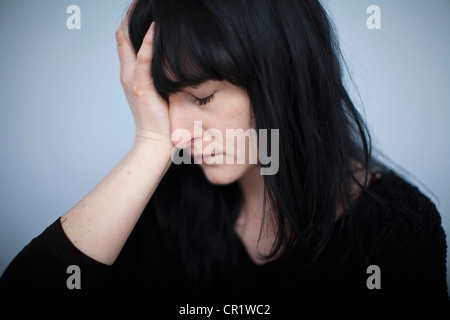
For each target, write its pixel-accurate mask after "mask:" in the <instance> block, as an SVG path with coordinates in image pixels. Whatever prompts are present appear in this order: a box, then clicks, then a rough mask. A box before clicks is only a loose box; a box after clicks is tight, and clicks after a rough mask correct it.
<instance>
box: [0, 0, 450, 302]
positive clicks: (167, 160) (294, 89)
mask: <svg viewBox="0 0 450 320" xmlns="http://www.w3.org/2000/svg"><path fill="white" fill-rule="evenodd" d="M116 37H117V44H118V52H119V57H120V63H121V75H120V77H121V82H122V85H123V87H124V90H125V94H126V97H127V99H128V102H129V105H130V107H131V111H132V113H133V116H134V119H135V122H136V140H135V144H134V147H133V148H132V150H131V151H130V153H129V154H128V155H127V156H126V157H125V158H124V159H123V160H122V161H121V162H120V163H119V164H118V165H117V166H116V167H115V168H114V169H113V170H112V171H111V172H110V173H109V174H108V176H107V177H106V178H105V179H104V180H103V181H102V182H101V183H100V184H99V185H98V186H97V187H96V188H95V189H94V190H92V192H91V193H90V194H88V195H87V196H86V197H85V198H84V199H82V200H81V201H80V202H79V203H78V204H76V205H75V206H74V207H73V208H72V209H71V210H69V211H68V212H67V213H66V214H65V215H63V216H62V217H61V219H58V220H57V221H55V222H54V223H53V224H52V225H51V226H50V227H49V228H47V229H46V230H45V231H44V232H43V233H42V234H41V235H40V236H39V237H37V238H35V239H34V240H33V241H32V242H31V243H30V244H29V245H28V246H26V247H25V248H24V249H23V251H22V252H21V253H19V255H18V256H17V257H16V258H15V259H14V260H13V262H12V263H11V264H10V266H9V267H8V269H7V270H6V271H5V273H4V275H3V277H2V279H1V287H2V288H3V291H4V292H9V293H13V292H15V293H17V294H21V295H24V294H25V295H31V296H32V295H39V296H42V295H44V294H45V295H49V296H58V297H60V296H61V295H68V296H73V297H130V296H131V297H139V298H140V297H151V298H172V297H179V298H188V297H189V298H192V297H200V298H223V297H227V298H231V297H245V298H285V299H302V298H421V297H424V298H443V299H447V298H448V296H447V287H446V279H445V276H446V269H445V259H446V243H445V234H444V231H443V229H442V227H441V218H440V216H439V213H438V212H437V211H436V208H435V206H434V205H433V204H432V203H431V202H430V201H429V199H427V198H426V197H425V196H424V195H422V194H421V193H420V192H419V191H418V190H417V189H416V188H415V187H413V186H411V185H410V184H408V183H407V182H405V181H404V180H403V179H402V178H400V177H399V176H398V175H397V174H395V173H394V172H393V171H392V170H389V168H387V167H385V166H383V165H382V164H381V163H379V162H378V161H376V160H375V159H374V158H373V157H372V156H371V148H370V137H369V134H368V131H367V129H366V127H365V125H364V122H363V120H362V118H361V117H360V115H359V113H358V111H357V110H356V108H355V106H354V105H353V103H352V101H351V100H350V98H349V96H348V94H347V92H346V90H345V88H344V86H343V83H342V73H341V60H340V52H339V48H338V45H337V42H336V37H335V35H334V34H333V31H332V28H331V25H330V21H329V19H328V17H327V15H326V13H325V11H324V9H323V8H322V6H321V5H320V3H319V2H318V1H317V0H304V1H299V0H280V1H273V0H272V1H271V0H258V1H254V0H253V1H251V0H235V1H218V0H217V1H214V0H209V1H208V0H203V1H199V0H197V1H193V0H192V1H187V0H186V1H175V0H153V1H152V0H148V1H145V0H137V1H135V2H133V4H132V5H131V7H130V9H129V11H128V13H127V16H126V17H125V19H124V21H123V22H122V25H121V27H119V29H118V30H117V32H116ZM228 130H234V132H235V133H236V132H241V133H242V132H244V133H249V132H250V133H251V132H256V133H257V136H256V140H257V143H256V141H255V139H254V136H252V135H250V134H249V138H245V137H244V138H245V140H244V141H245V143H241V145H240V146H239V143H237V144H236V145H234V144H233V143H232V142H233V141H234V137H233V136H230V135H227V133H229V131H228ZM211 132H213V133H215V134H214V140H213V139H212V137H211ZM207 133H209V135H208V134H207ZM219 137H226V138H228V139H225V140H226V141H224V140H222V139H219ZM230 137H231V138H230ZM252 137H253V138H252ZM230 139H231V140H233V141H230ZM238 139H239V137H238ZM211 145H213V146H214V148H211ZM230 145H231V146H232V147H229V146H230ZM174 146H176V147H177V148H178V149H182V151H181V152H178V149H174ZM255 146H257V147H258V150H257V161H253V162H252V161H250V158H251V156H250V154H252V150H254V147H255ZM242 154H245V161H244V162H242V161H238V160H239V158H240V157H242ZM269 155H270V156H271V161H270V163H269V162H268V161H266V160H267V158H268V156H269ZM177 157H178V158H177ZM179 157H182V158H183V159H191V157H192V158H193V162H194V163H190V162H191V161H181V163H180V161H178V162H177V164H175V163H172V162H176V161H175V159H178V160H179ZM275 164H276V165H275ZM272 165H275V166H274V167H272V169H274V170H268V171H264V170H263V169H267V168H269V167H270V166H272ZM73 265H75V266H78V267H79V272H80V274H81V278H78V280H76V279H75V278H71V277H70V274H68V273H67V270H68V267H69V266H73ZM31 270H32V272H31ZM70 270H72V269H70ZM73 279H75V280H73ZM72 280H73V281H75V282H78V283H77V284H76V285H77V286H78V287H81V289H79V290H77V289H70V288H72V287H73V286H71V285H70V282H71V281H72ZM75 287H76V286H75Z"/></svg>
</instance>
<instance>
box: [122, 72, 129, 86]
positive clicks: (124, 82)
mask: <svg viewBox="0 0 450 320" xmlns="http://www.w3.org/2000/svg"><path fill="white" fill-rule="evenodd" d="M120 83H121V84H122V87H123V88H124V89H128V87H129V86H128V79H127V78H126V77H125V76H123V75H122V76H120Z"/></svg>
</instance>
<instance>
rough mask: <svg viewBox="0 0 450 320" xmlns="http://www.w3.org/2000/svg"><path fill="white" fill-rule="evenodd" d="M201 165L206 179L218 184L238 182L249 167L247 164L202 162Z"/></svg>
mask: <svg viewBox="0 0 450 320" xmlns="http://www.w3.org/2000/svg"><path fill="white" fill-rule="evenodd" d="M200 167H201V168H202V170H203V173H204V174H205V177H206V179H207V180H208V181H209V182H211V183H212V184H216V185H227V184H231V183H233V182H236V181H237V180H239V179H240V178H241V177H242V176H243V175H244V173H245V172H246V171H247V170H246V169H247V168H245V167H246V166H239V165H224V164H221V165H207V164H201V165H200Z"/></svg>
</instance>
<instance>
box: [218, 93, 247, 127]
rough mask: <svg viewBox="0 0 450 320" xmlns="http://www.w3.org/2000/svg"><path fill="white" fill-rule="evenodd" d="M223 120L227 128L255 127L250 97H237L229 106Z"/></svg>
mask: <svg viewBox="0 0 450 320" xmlns="http://www.w3.org/2000/svg"><path fill="white" fill-rule="evenodd" d="M227 109H228V110H227V112H226V114H224V115H223V117H222V121H223V123H224V124H225V128H226V129H243V130H246V129H248V128H253V127H254V119H253V117H252V111H251V107H250V103H249V101H248V99H236V100H235V101H233V103H230V105H229V106H228V108H227Z"/></svg>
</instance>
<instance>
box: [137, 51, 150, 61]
mask: <svg viewBox="0 0 450 320" xmlns="http://www.w3.org/2000/svg"><path fill="white" fill-rule="evenodd" d="M136 59H137V62H139V63H141V64H146V63H149V62H150V57H149V56H145V55H144V54H143V53H142V52H141V51H139V52H138V54H137V56H136Z"/></svg>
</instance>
